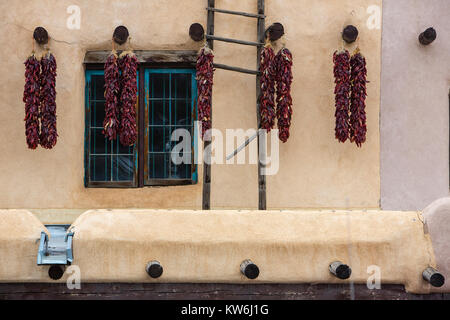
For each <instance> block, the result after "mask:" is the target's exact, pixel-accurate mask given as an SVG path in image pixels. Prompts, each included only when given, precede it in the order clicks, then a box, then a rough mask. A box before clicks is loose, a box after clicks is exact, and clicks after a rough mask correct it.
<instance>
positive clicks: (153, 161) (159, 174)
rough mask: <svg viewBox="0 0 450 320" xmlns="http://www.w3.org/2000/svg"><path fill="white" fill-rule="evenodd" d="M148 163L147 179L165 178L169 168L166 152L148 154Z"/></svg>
mask: <svg viewBox="0 0 450 320" xmlns="http://www.w3.org/2000/svg"><path fill="white" fill-rule="evenodd" d="M148 159H149V164H148V177H149V179H167V178H168V177H169V176H168V174H167V172H168V168H169V165H170V163H169V157H168V155H167V154H166V153H153V154H150V155H149V157H148Z"/></svg>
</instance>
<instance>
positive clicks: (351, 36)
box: [342, 25, 359, 43]
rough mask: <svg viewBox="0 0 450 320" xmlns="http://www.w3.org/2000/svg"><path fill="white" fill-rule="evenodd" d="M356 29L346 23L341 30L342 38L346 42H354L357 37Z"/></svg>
mask: <svg viewBox="0 0 450 320" xmlns="http://www.w3.org/2000/svg"><path fill="white" fill-rule="evenodd" d="M358 33H359V32H358V29H357V28H356V27H355V26H352V25H348V26H346V27H345V28H344V31H342V39H344V41H345V42H347V43H352V42H355V41H356V39H357V38H358Z"/></svg>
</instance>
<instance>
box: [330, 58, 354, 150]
mask: <svg viewBox="0 0 450 320" xmlns="http://www.w3.org/2000/svg"><path fill="white" fill-rule="evenodd" d="M333 62H334V78H335V81H334V82H335V84H336V87H335V89H334V94H335V106H336V112H335V116H336V128H335V136H336V139H338V140H339V142H345V141H347V139H348V137H349V103H350V101H349V97H350V89H351V85H350V54H349V52H348V51H347V50H343V51H341V52H337V51H336V52H335V53H334V55H333Z"/></svg>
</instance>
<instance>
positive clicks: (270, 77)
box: [259, 44, 276, 132]
mask: <svg viewBox="0 0 450 320" xmlns="http://www.w3.org/2000/svg"><path fill="white" fill-rule="evenodd" d="M259 71H260V72H261V77H260V80H259V83H260V86H261V95H260V96H259V114H260V121H261V128H262V129H266V130H267V132H270V130H272V129H273V127H274V125H275V77H276V69H275V53H274V52H273V49H272V46H271V45H270V44H266V45H265V46H264V48H263V50H262V51H261V62H260V67H259Z"/></svg>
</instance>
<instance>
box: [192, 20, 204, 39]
mask: <svg viewBox="0 0 450 320" xmlns="http://www.w3.org/2000/svg"><path fill="white" fill-rule="evenodd" d="M189 36H190V37H191V39H192V40H194V41H202V40H203V39H204V38H205V29H204V28H203V26H202V25H201V24H200V23H193V24H191V26H190V27H189Z"/></svg>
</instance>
